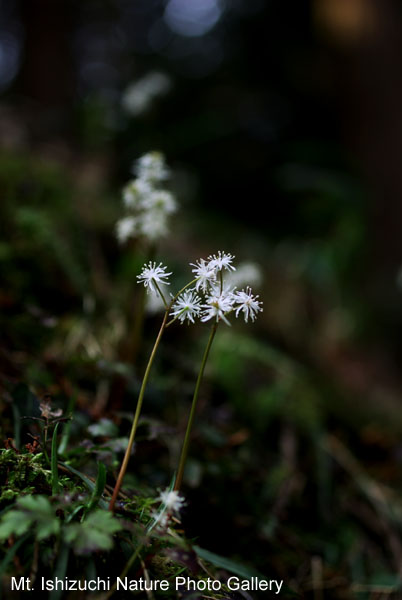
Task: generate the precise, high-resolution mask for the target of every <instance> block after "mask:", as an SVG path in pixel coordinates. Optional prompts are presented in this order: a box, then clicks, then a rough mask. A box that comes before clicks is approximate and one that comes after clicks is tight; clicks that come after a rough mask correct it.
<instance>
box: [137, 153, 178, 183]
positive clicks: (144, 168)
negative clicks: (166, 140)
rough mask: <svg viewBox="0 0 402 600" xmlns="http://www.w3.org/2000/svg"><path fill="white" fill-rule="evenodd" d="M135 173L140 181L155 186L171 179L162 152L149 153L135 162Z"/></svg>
mask: <svg viewBox="0 0 402 600" xmlns="http://www.w3.org/2000/svg"><path fill="white" fill-rule="evenodd" d="M133 171H134V173H136V174H137V177H138V178H139V179H142V180H143V181H146V182H149V183H152V184H155V183H160V182H161V181H163V180H165V179H167V178H168V177H169V172H170V171H169V169H168V168H167V166H166V163H165V157H164V156H163V154H162V153H161V152H155V151H154V152H148V153H147V154H144V155H143V156H141V157H140V158H139V159H138V160H136V161H135V163H134V166H133Z"/></svg>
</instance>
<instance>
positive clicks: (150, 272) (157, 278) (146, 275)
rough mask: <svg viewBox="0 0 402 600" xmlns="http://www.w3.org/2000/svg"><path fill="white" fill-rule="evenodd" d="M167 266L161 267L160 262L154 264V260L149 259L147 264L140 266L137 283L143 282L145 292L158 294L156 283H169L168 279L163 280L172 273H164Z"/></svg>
mask: <svg viewBox="0 0 402 600" xmlns="http://www.w3.org/2000/svg"><path fill="white" fill-rule="evenodd" d="M166 269H167V267H162V263H159V265H158V266H156V262H152V261H149V263H148V265H147V264H145V265H144V266H143V267H142V271H141V274H140V275H137V279H138V283H143V284H144V286H145V287H146V288H147V292H153V293H155V294H158V293H159V292H158V288H157V285H162V284H163V285H170V283H169V282H168V281H164V279H165V278H166V277H169V275H171V274H172V273H166Z"/></svg>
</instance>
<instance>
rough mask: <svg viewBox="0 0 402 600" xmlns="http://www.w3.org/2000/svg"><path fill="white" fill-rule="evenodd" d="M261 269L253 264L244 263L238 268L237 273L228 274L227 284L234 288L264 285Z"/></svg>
mask: <svg viewBox="0 0 402 600" xmlns="http://www.w3.org/2000/svg"><path fill="white" fill-rule="evenodd" d="M262 279H263V278H262V272H261V269H260V267H259V266H258V265H257V264H256V263H253V262H243V263H240V264H239V266H238V267H236V271H230V272H229V273H227V274H226V278H225V280H226V282H227V283H228V284H229V285H232V286H234V287H243V286H245V285H248V286H259V285H261V283H262Z"/></svg>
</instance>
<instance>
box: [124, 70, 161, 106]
mask: <svg viewBox="0 0 402 600" xmlns="http://www.w3.org/2000/svg"><path fill="white" fill-rule="evenodd" d="M171 87H172V81H171V79H170V77H169V76H168V75H166V74H165V73H162V72H160V71H151V72H150V73H147V74H146V75H145V76H144V77H142V78H141V79H139V80H138V81H135V82H133V83H131V84H130V85H129V86H128V87H127V89H126V90H125V92H124V94H123V97H122V99H121V103H122V106H123V109H124V110H125V111H126V112H127V113H129V114H130V115H133V116H134V117H138V116H140V115H142V114H143V113H144V112H146V111H147V110H148V109H149V108H150V107H151V106H152V104H153V103H154V101H155V99H156V98H158V97H160V96H164V95H165V94H167V93H168V92H169V90H170V89H171Z"/></svg>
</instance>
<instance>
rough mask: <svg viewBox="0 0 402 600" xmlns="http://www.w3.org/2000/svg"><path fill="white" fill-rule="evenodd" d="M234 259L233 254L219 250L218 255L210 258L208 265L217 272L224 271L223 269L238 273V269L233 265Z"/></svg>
mask: <svg viewBox="0 0 402 600" xmlns="http://www.w3.org/2000/svg"><path fill="white" fill-rule="evenodd" d="M233 259H234V256H233V255H232V254H228V253H227V252H222V250H219V252H218V254H212V255H211V256H208V260H209V263H208V264H209V266H210V267H211V268H212V269H216V270H217V271H222V269H227V270H228V271H229V270H230V271H236V268H235V267H234V266H233V265H232V261H233Z"/></svg>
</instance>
